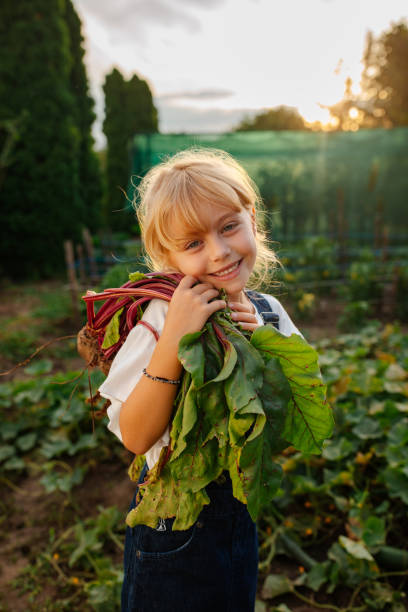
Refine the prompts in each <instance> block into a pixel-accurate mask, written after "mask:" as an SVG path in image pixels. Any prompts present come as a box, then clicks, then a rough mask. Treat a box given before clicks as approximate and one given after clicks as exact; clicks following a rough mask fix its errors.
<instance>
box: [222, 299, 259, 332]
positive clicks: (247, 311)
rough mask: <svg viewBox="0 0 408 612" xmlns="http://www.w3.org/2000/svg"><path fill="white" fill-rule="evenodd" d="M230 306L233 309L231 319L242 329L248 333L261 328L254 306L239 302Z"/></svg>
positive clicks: (230, 303) (229, 303) (231, 303)
mask: <svg viewBox="0 0 408 612" xmlns="http://www.w3.org/2000/svg"><path fill="white" fill-rule="evenodd" d="M228 306H229V307H230V308H231V311H232V312H231V318H232V320H233V321H236V322H237V323H239V324H240V326H241V327H242V329H246V330H248V331H254V330H255V329H257V327H260V323H258V321H257V318H256V314H255V313H254V312H252V311H253V306H252V304H251V305H249V304H248V305H247V304H241V303H239V302H228Z"/></svg>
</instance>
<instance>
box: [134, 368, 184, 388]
mask: <svg viewBox="0 0 408 612" xmlns="http://www.w3.org/2000/svg"><path fill="white" fill-rule="evenodd" d="M143 374H144V375H145V376H147V378H150V379H151V380H157V382H162V383H168V384H169V385H179V384H180V383H181V378H179V379H178V380H171V379H170V378H162V377H161V376H152V375H151V374H149V373H148V372H146V368H143Z"/></svg>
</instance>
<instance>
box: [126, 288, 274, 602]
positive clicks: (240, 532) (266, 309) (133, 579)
mask: <svg viewBox="0 0 408 612" xmlns="http://www.w3.org/2000/svg"><path fill="white" fill-rule="evenodd" d="M247 295H248V297H249V298H250V300H251V301H252V302H253V303H254V305H255V308H256V309H257V310H258V312H260V314H261V316H262V318H263V320H264V322H265V323H273V325H275V326H276V327H278V325H279V316H278V315H277V314H275V313H272V312H271V308H270V305H269V302H267V300H266V299H265V298H263V297H262V296H261V295H260V294H258V293H256V292H255V291H247ZM146 472H147V465H145V466H144V468H143V470H142V472H141V474H140V478H139V483H140V482H143V480H144V478H145V475H146ZM206 491H207V493H208V496H209V498H210V504H208V505H207V506H204V508H203V510H202V511H201V513H200V515H199V517H198V519H197V521H196V522H195V523H194V525H193V526H192V527H190V528H189V529H187V530H185V531H172V530H171V527H172V523H173V521H174V519H173V518H172V519H165V520H164V519H161V520H160V521H159V525H158V527H156V529H152V528H150V527H147V526H146V525H136V526H135V527H133V528H130V527H127V528H126V539H125V553H124V582H123V588H122V612H253V610H254V607H255V595H256V586H257V573H258V537H257V531H256V525H255V523H254V522H253V521H252V519H251V517H250V516H249V514H248V510H247V508H246V506H245V505H244V504H242V503H241V502H239V501H238V500H237V499H235V497H234V496H233V495H232V484H231V479H230V477H229V474H228V472H224V473H223V474H222V475H221V476H220V478H218V479H217V481H215V482H211V483H210V484H209V485H208V486H207V487H206ZM136 493H137V490H136V492H135V496H134V497H133V500H132V503H131V505H130V509H131V508H134V507H135V498H136Z"/></svg>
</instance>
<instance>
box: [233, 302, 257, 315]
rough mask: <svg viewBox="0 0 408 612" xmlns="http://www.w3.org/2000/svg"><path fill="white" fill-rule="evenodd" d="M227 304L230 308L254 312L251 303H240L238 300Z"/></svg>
mask: <svg viewBox="0 0 408 612" xmlns="http://www.w3.org/2000/svg"><path fill="white" fill-rule="evenodd" d="M228 306H229V307H230V308H231V310H238V311H239V312H250V313H251V314H254V306H252V304H251V305H249V304H248V305H247V304H241V303H240V302H228Z"/></svg>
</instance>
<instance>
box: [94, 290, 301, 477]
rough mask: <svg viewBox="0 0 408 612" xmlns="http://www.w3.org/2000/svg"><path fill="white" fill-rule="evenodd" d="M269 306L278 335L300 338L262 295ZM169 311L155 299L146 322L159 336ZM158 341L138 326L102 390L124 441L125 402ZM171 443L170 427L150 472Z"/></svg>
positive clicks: (149, 457)
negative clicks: (276, 320)
mask: <svg viewBox="0 0 408 612" xmlns="http://www.w3.org/2000/svg"><path fill="white" fill-rule="evenodd" d="M262 295H263V297H264V298H266V299H267V301H268V302H269V303H270V305H271V307H272V310H273V312H275V313H276V314H278V315H279V331H280V332H281V333H282V334H284V335H285V336H290V335H291V334H293V333H295V334H299V335H301V334H300V332H299V330H298V329H297V327H295V325H294V324H293V322H292V320H291V319H290V317H289V315H288V313H287V312H286V310H285V309H284V308H283V306H282V305H281V303H280V302H279V301H278V300H277V299H276V298H274V297H272V296H271V295H266V294H264V293H263V294H262ZM167 309H168V302H166V301H165V300H159V299H153V300H151V301H150V303H149V305H148V306H147V308H146V310H145V312H144V314H143V317H142V318H143V320H144V321H147V322H148V323H150V324H151V325H152V326H153V327H154V328H155V329H156V330H157V331H158V333H159V334H161V332H162V329H163V326H164V321H165V318H166V314H167ZM256 316H257V319H258V323H260V324H263V321H262V317H261V315H260V314H259V313H258V312H256ZM155 346H156V339H155V337H154V335H153V334H152V332H151V331H150V330H149V329H147V328H146V327H145V326H144V325H136V326H135V327H134V328H133V329H132V330H131V331H130V332H129V335H128V337H127V338H126V340H125V342H124V344H123V345H122V347H121V348H120V350H119V351H118V353H117V355H116V357H115V359H114V360H113V362H112V365H111V367H110V370H109V374H108V376H107V378H106V380H105V381H104V382H103V383H102V385H101V386H100V387H99V392H100V394H101V395H102V396H103V397H105V398H106V399H108V400H110V402H111V405H110V406H109V408H108V417H109V423H108V429H110V431H112V432H113V433H114V434H115V435H116V436H117V437H118V438H119V439H120V440H121V441H122V435H121V432H120V427H119V413H120V409H121V406H122V404H123V402H125V401H126V400H127V398H128V397H129V395H130V393H131V391H132V390H133V389H134V387H135V385H136V384H137V382H138V381H139V379H140V377H141V376H142V370H143V368H145V367H146V366H147V364H148V363H149V361H150V359H151V356H152V353H153V351H154V348H155ZM169 441H170V430H169V426H167V428H166V430H165V431H164V432H163V434H162V436H161V437H160V438H159V439H158V440H157V441H156V442H155V444H153V446H152V447H151V448H150V449H149V450H148V451H147V452H146V453H145V457H146V462H147V465H148V466H149V469H151V468H152V467H153V466H154V465H155V463H156V462H157V460H158V458H159V455H160V451H161V449H162V448H163V446H166V445H167V444H168V443H169Z"/></svg>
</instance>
